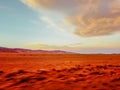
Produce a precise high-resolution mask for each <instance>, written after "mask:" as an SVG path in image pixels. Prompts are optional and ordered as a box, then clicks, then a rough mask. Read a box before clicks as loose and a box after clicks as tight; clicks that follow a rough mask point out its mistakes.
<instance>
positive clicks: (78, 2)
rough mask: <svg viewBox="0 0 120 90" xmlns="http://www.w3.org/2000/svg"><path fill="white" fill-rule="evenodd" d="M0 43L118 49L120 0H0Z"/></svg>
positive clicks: (78, 49) (104, 50)
mask: <svg viewBox="0 0 120 90" xmlns="http://www.w3.org/2000/svg"><path fill="white" fill-rule="evenodd" d="M0 46H1V47H10V48H26V49H34V50H36V49H42V50H66V51H73V52H78V53H120V0H0Z"/></svg>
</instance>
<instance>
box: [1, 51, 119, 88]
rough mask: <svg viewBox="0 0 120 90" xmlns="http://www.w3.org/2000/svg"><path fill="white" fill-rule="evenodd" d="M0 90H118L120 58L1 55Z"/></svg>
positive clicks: (77, 55)
mask: <svg viewBox="0 0 120 90" xmlns="http://www.w3.org/2000/svg"><path fill="white" fill-rule="evenodd" d="M0 90H120V55H117V54H111V55H107V54H104V55H103V54H96V55H95V54H94V55H87V54H86V55H82V54H25V53H21V54H15V53H13V54H10V53H1V54H0Z"/></svg>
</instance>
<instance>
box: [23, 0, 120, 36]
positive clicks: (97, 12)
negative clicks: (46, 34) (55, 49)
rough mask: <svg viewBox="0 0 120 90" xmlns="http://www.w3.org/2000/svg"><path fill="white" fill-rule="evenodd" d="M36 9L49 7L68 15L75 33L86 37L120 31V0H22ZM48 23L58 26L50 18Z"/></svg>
mask: <svg viewBox="0 0 120 90" xmlns="http://www.w3.org/2000/svg"><path fill="white" fill-rule="evenodd" d="M21 1H22V2H23V3H25V4H27V5H28V6H30V7H32V8H35V9H47V10H51V11H55V12H61V13H64V14H65V15H66V18H64V19H65V20H67V21H68V22H69V23H71V24H72V25H73V26H75V29H74V34H76V35H79V36H84V37H92V36H104V35H111V34H114V33H117V32H120V0H21ZM48 23H49V24H51V25H53V26H55V27H57V26H56V24H54V23H53V22H51V21H49V20H48Z"/></svg>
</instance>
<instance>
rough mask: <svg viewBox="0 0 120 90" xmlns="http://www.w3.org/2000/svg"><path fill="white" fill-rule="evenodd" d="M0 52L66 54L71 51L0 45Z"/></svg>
mask: <svg viewBox="0 0 120 90" xmlns="http://www.w3.org/2000/svg"><path fill="white" fill-rule="evenodd" d="M0 52H1V53H41V54H42V53H43V54H44V53H45V54H52V53H53V54H54V53H55V54H67V53H72V52H67V51H62V50H31V49H24V48H7V47H0Z"/></svg>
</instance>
